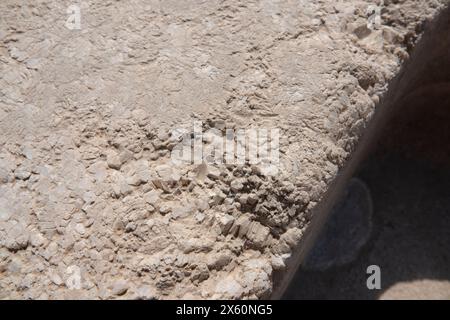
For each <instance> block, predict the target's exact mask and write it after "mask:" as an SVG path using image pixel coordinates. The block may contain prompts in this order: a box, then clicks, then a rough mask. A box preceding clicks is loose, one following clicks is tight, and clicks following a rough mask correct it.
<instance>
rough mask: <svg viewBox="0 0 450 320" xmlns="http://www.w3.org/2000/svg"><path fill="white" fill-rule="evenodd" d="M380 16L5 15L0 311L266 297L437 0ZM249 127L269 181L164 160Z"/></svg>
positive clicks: (120, 4)
mask: <svg viewBox="0 0 450 320" xmlns="http://www.w3.org/2000/svg"><path fill="white" fill-rule="evenodd" d="M384 2H385V4H383V3H382V1H378V2H377V4H378V5H379V8H380V10H379V11H377V10H376V8H374V7H373V1H362V0H354V1H318V0H317V1H315V0H314V1H291V0H283V1H238V0H227V1H214V0H213V1H200V0H196V1H194V0H189V1H168V0H165V1H156V0H152V1H143V0H142V1H141V0H133V1H81V2H80V3H79V6H78V7H75V9H74V7H73V6H72V5H73V3H72V2H71V1H48V0H39V1H33V2H32V3H30V4H26V5H25V4H23V2H22V1H15V0H6V1H1V3H0V75H1V76H0V132H1V135H0V146H1V149H0V297H1V298H5V299H8V298H26V299H56V298H59V299H61V298H67V299H72V298H73V299H77V298H89V299H112V298H129V299H131V298H142V299H153V298H156V299H165V298H235V299H238V298H252V299H254V298H261V297H267V296H269V295H270V293H271V290H272V286H273V283H272V275H273V272H274V270H283V268H284V267H285V263H286V260H287V259H288V258H289V257H290V254H291V251H292V249H293V248H294V247H295V246H296V245H297V244H298V242H299V241H300V239H301V238H302V236H303V234H304V231H305V228H306V227H307V226H308V224H309V221H310V218H311V216H310V215H311V212H312V209H313V208H314V207H315V206H316V204H317V203H318V202H319V201H320V199H321V197H322V195H323V194H324V192H325V191H326V190H327V187H328V186H329V183H330V181H332V180H333V178H334V177H335V176H336V174H337V172H338V170H339V168H341V167H342V166H343V164H344V163H345V161H346V159H347V158H348V156H349V155H350V153H351V152H352V151H353V149H354V147H355V145H356V143H357V141H358V139H359V136H360V135H361V133H362V132H363V131H364V128H365V126H366V123H367V121H369V119H370V118H371V115H372V114H373V112H374V109H375V105H376V103H377V102H378V101H379V98H380V95H382V94H383V93H384V92H385V91H386V89H387V84H388V81H389V80H390V79H392V77H393V76H394V75H395V74H396V73H397V72H398V70H399V67H400V65H401V63H402V62H403V61H404V60H405V59H408V56H409V53H408V52H409V51H410V50H411V49H412V48H413V47H414V43H415V41H416V39H417V38H418V36H419V35H420V33H421V32H422V30H423V25H424V22H425V21H426V20H427V19H431V18H432V17H433V15H434V14H436V13H437V12H438V9H439V8H441V7H442V6H443V4H444V3H446V1H437V0H427V1H413V0H402V1H387V0H386V1H384ZM377 12H379V15H378V13H377ZM78 13H79V14H80V15H79V17H80V21H79V22H80V24H79V25H77V24H76V22H77V18H76V17H74V16H73V15H74V14H75V15H76V16H77V15H78ZM70 17H72V18H74V19H73V20H70V19H69V18H70ZM68 19H69V20H68ZM74 23H75V24H74ZM194 121H202V125H201V127H200V131H201V133H204V132H206V131H207V130H209V129H215V130H216V131H214V132H215V133H214V134H210V135H205V136H203V137H200V134H199V133H198V132H197V133H196V132H193V130H192V126H193V122H194ZM254 127H256V128H263V129H272V128H276V129H278V130H279V131H280V139H279V149H277V150H279V154H280V162H279V163H278V164H277V167H276V168H277V170H278V171H277V173H276V174H275V175H267V174H265V173H264V172H263V170H262V169H261V165H262V164H263V163H262V162H258V163H256V164H251V163H250V159H249V156H247V159H246V162H245V163H244V164H242V165H235V164H233V163H229V164H228V163H227V164H226V165H220V164H208V165H207V164H205V163H202V164H191V163H188V164H185V163H182V164H174V163H173V161H172V157H171V155H172V152H173V151H174V150H177V147H179V146H180V143H182V141H181V139H182V138H193V139H194V140H199V141H200V143H201V144H202V145H203V146H211V144H212V143H213V141H214V139H215V137H216V136H220V134H223V133H224V132H225V129H226V128H231V129H234V130H237V129H249V128H254ZM182 130H184V131H182ZM180 132H184V134H183V135H181V134H180ZM271 139H272V138H270V139H269V138H267V139H263V140H265V141H269V140H270V141H272V140H271ZM231 140H232V141H233V143H234V142H235V140H237V139H235V138H234V137H233V138H231ZM236 143H238V142H237V141H236ZM233 159H234V158H233Z"/></svg>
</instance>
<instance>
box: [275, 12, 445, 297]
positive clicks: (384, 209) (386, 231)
mask: <svg viewBox="0 0 450 320" xmlns="http://www.w3.org/2000/svg"><path fill="white" fill-rule="evenodd" d="M448 13H449V11H448V10H447V11H446V12H444V14H445V15H446V17H444V22H445V23H443V24H441V26H444V28H443V29H442V28H441V32H440V37H441V39H442V41H440V42H439V41H438V42H434V47H433V48H429V49H430V54H432V55H433V57H434V58H433V59H429V60H428V61H426V68H422V70H421V72H420V73H417V74H415V75H414V77H413V82H412V84H411V85H409V84H407V85H405V86H404V87H407V88H408V89H409V90H407V91H409V92H406V93H405V94H403V96H402V97H401V98H400V99H398V103H396V105H395V108H394V110H392V111H391V115H390V116H389V120H388V121H386V123H385V126H384V127H383V128H379V130H381V131H382V132H381V133H380V135H379V139H378V142H377V143H376V144H375V145H374V146H373V147H372V152H371V153H370V156H369V157H368V158H367V159H366V160H365V161H364V162H363V164H362V165H361V167H360V170H359V172H358V173H357V177H359V178H360V179H361V180H363V181H365V182H366V184H367V186H368V187H369V189H370V191H371V196H372V200H373V205H374V211H373V227H372V231H371V235H370V239H369V241H368V242H367V243H366V245H365V246H364V248H363V249H362V250H361V252H360V253H359V255H358V257H357V258H356V259H355V260H354V261H353V262H350V263H348V264H347V265H344V266H341V267H332V268H330V269H328V270H326V271H309V270H305V269H304V268H302V267H300V268H299V270H298V271H297V273H296V275H295V277H294V278H293V280H292V281H291V283H290V285H289V287H288V289H287V291H286V292H285V295H284V298H285V299H377V298H380V297H383V294H385V293H386V291H387V290H388V289H389V288H392V287H393V286H394V285H395V284H398V283H402V282H409V283H410V282H413V281H416V280H436V281H443V282H445V281H450V47H449V37H450V36H449V34H450V28H449V23H448V20H449V16H448ZM435 38H439V37H435ZM369 265H378V266H379V267H380V268H381V286H382V289H381V290H369V289H368V288H367V286H366V280H367V277H368V275H367V274H366V269H367V267H368V266H369ZM439 288H440V289H439V290H441V291H442V290H444V291H445V290H448V292H434V293H436V296H437V297H442V296H444V297H446V298H447V299H450V282H448V285H447V286H443V287H442V286H441V287H439ZM418 290H419V291H420V290H421V289H420V288H418ZM402 294H403V295H400V296H398V295H397V296H396V295H390V296H388V298H405V297H408V292H403V293H402ZM419 296H420V295H419ZM436 296H433V297H436ZM410 297H411V298H414V297H417V292H413V291H411V292H410Z"/></svg>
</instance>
